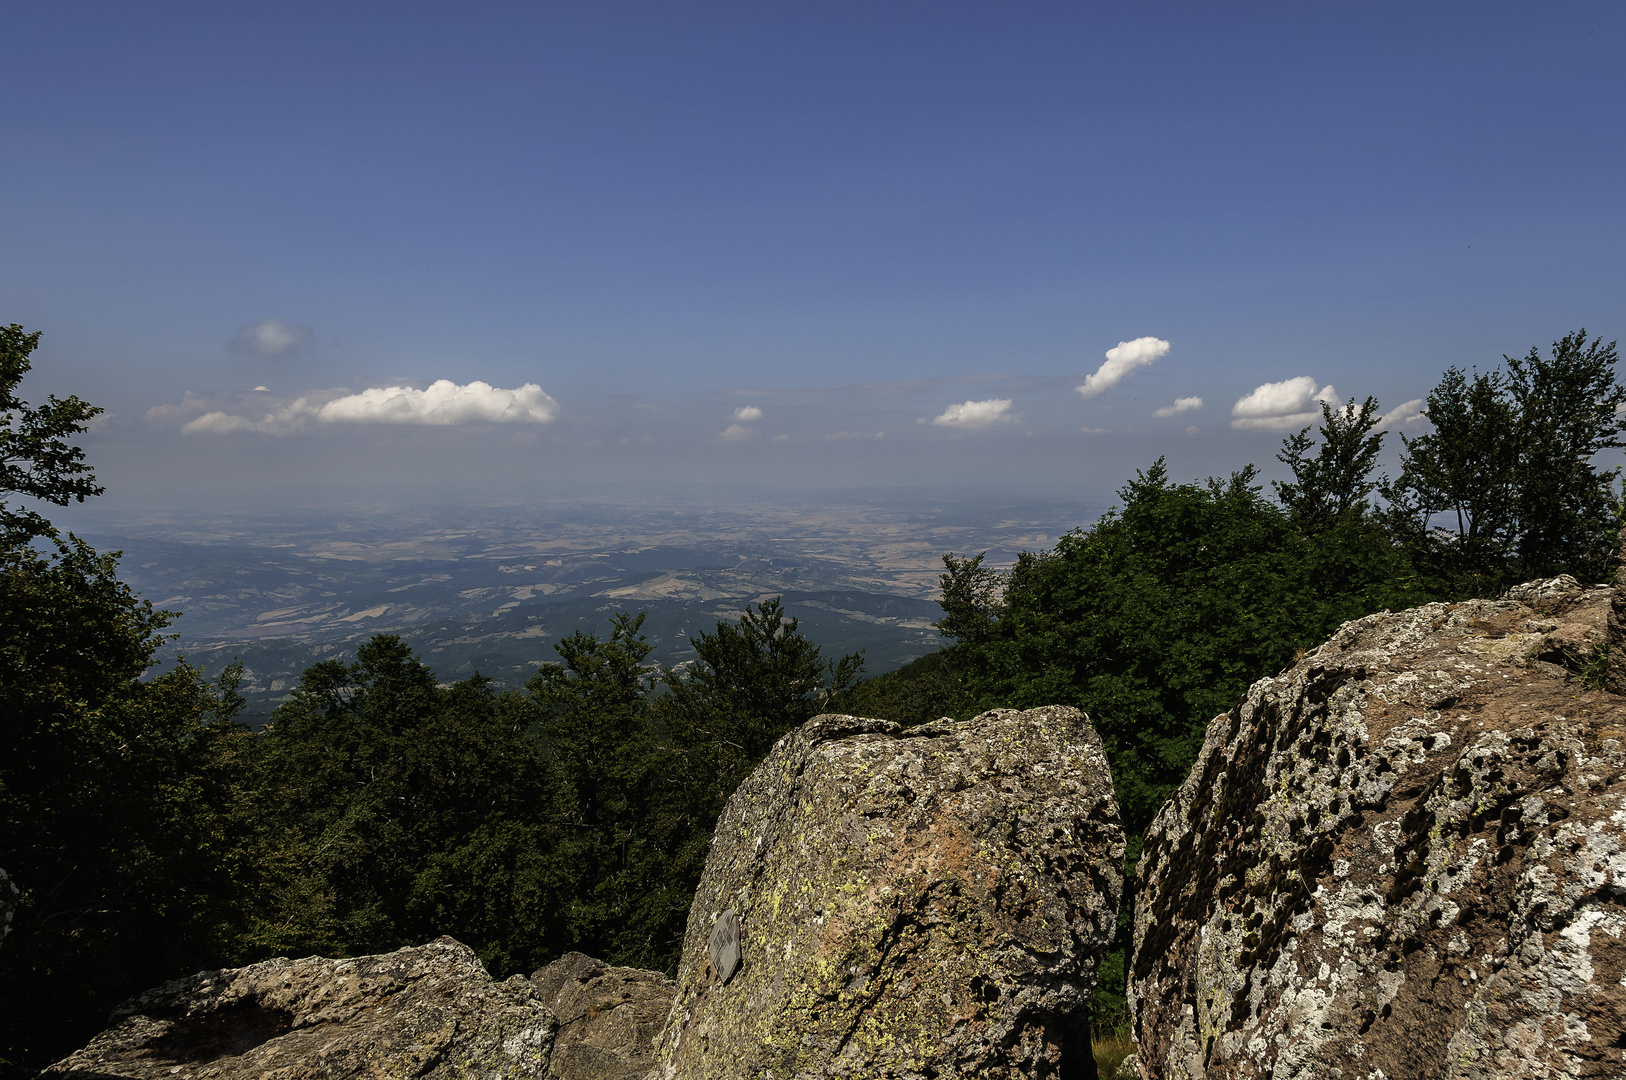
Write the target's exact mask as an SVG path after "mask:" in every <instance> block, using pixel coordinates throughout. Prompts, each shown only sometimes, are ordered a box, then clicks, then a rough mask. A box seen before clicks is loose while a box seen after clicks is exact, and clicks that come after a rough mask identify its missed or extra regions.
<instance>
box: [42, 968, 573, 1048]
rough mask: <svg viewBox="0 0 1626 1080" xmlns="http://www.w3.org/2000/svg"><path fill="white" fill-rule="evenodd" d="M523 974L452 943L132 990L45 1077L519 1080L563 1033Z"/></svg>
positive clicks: (205, 975) (237, 971) (217, 973)
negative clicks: (492, 970) (108, 1023)
mask: <svg viewBox="0 0 1626 1080" xmlns="http://www.w3.org/2000/svg"><path fill="white" fill-rule="evenodd" d="M557 1026H558V1025H557V1023H556V1022H555V1020H554V1017H553V1014H552V1013H551V1012H549V1011H548V1010H547V1009H546V1008H545V1007H543V1004H542V1002H541V1000H540V998H539V997H538V996H537V993H536V991H535V989H534V988H533V987H532V986H531V984H530V982H528V981H527V980H526V979H525V978H524V977H522V976H519V975H516V976H514V977H513V978H512V979H509V980H508V981H507V982H503V983H498V982H494V981H492V979H491V977H490V976H489V975H487V974H486V970H485V968H484V967H483V966H481V964H480V960H479V958H478V957H476V956H475V955H474V952H473V950H471V949H469V948H468V947H467V946H464V945H461V944H459V943H458V942H456V941H454V940H452V939H451V938H449V937H443V938H438V939H436V940H435V941H432V942H430V943H429V944H428V945H423V946H420V947H418V948H414V949H401V950H400V951H398V952H393V953H386V954H383V955H381V956H362V957H357V958H356V959H353V960H327V959H323V958H322V957H318V956H312V957H308V958H306V959H303V960H287V959H284V958H281V957H279V958H277V959H275V960H266V961H264V962H263V963H259V964H251V965H249V966H248V967H244V968H235V969H232V970H227V971H205V972H200V973H199V974H197V975H193V976H192V977H191V978H187V979H177V980H175V981H174V982H169V983H165V984H164V985H163V986H160V987H158V988H157V989H155V990H149V991H147V992H146V993H144V994H140V995H138V996H136V997H134V998H131V999H130V1000H129V1001H127V1002H125V1003H124V1004H123V1005H121V1006H119V1007H118V1009H116V1010H114V1012H113V1026H112V1027H110V1028H108V1029H107V1030H106V1031H104V1032H102V1033H101V1034H100V1035H98V1036H96V1038H94V1039H92V1040H91V1041H90V1044H89V1045H87V1046H86V1047H85V1048H84V1049H83V1050H81V1051H79V1052H78V1053H76V1054H73V1055H71V1056H69V1057H67V1058H64V1059H63V1060H62V1061H59V1062H57V1063H56V1064H55V1065H53V1066H51V1067H50V1068H49V1069H46V1070H45V1071H44V1072H43V1073H41V1074H40V1075H41V1076H42V1077H53V1078H60V1080H116V1078H128V1080H159V1078H161V1077H163V1078H168V1077H186V1078H188V1080H201V1078H208V1080H250V1078H253V1080H273V1078H275V1080H283V1078H286V1080H296V1078H299V1080H305V1078H310V1080H322V1078H335V1080H336V1078H339V1077H366V1078H368V1080H395V1078H397V1077H399V1078H401V1080H405V1078H407V1077H412V1078H415V1080H416V1078H423V1080H454V1078H456V1080H463V1078H468V1080H475V1078H479V1080H491V1078H497V1077H500V1078H502V1080H519V1078H536V1080H541V1078H542V1077H544V1076H546V1075H547V1069H548V1058H549V1052H550V1050H551V1049H552V1046H553V1036H554V1031H555V1029H556V1027H557Z"/></svg>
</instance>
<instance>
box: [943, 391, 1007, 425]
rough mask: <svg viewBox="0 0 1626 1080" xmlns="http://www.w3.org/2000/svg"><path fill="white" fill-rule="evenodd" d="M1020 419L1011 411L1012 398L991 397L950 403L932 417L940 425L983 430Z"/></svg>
mask: <svg viewBox="0 0 1626 1080" xmlns="http://www.w3.org/2000/svg"><path fill="white" fill-rule="evenodd" d="M1019 419H1021V417H1019V416H1017V415H1016V414H1015V413H1012V412H1011V399H1010V398H989V399H988V400H987V401H967V402H965V403H964V404H963V405H950V406H949V407H948V408H946V409H944V410H943V411H942V413H941V414H939V415H938V416H934V417H932V423H934V424H937V425H938V426H940V427H957V428H964V429H965V430H967V431H981V430H982V429H983V428H986V427H989V426H991V425H993V424H1000V423H1007V422H1010V421H1014V420H1019Z"/></svg>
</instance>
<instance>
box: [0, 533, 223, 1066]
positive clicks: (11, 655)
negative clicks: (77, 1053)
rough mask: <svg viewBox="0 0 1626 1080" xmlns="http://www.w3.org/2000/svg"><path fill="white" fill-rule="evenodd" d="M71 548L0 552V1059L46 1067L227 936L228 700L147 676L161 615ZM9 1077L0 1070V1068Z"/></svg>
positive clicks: (184, 677)
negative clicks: (8, 903)
mask: <svg viewBox="0 0 1626 1080" xmlns="http://www.w3.org/2000/svg"><path fill="white" fill-rule="evenodd" d="M116 570H117V561H116V558H115V557H114V556H112V555H102V554H98V553H96V552H94V551H92V550H91V549H90V548H89V547H88V546H87V545H85V544H84V543H83V542H82V541H80V540H77V539H73V538H70V539H68V540H60V539H58V540H54V541H52V546H51V548H49V549H48V550H47V551H46V552H43V553H42V552H40V551H36V550H35V549H33V548H31V547H26V546H22V545H15V544H14V545H10V546H6V547H5V548H3V549H0V716H3V717H4V720H3V722H0V866H3V867H5V869H6V871H7V873H8V874H9V875H10V876H11V878H12V880H13V881H14V882H16V884H17V885H18V887H19V888H20V889H21V897H20V903H19V908H18V911H17V913H16V916H15V921H14V923H13V927H12V932H11V934H10V935H8V936H7V938H6V941H5V945H4V947H3V948H0V1017H4V1018H5V1019H4V1025H3V1027H0V1034H3V1038H0V1063H6V1064H9V1065H10V1067H12V1068H15V1069H24V1068H32V1067H37V1066H38V1065H40V1064H43V1058H42V1057H41V1054H42V1053H48V1052H50V1051H54V1050H57V1049H60V1048H61V1047H62V1046H63V1045H64V1044H67V1043H71V1042H72V1041H73V1040H75V1039H83V1038H84V1037H87V1036H88V1035H89V1034H91V1033H92V1032H94V1031H95V1030H96V1029H97V1028H99V1027H100V1025H101V1023H102V1021H103V1019H104V1018H105V1016H106V1012H107V1009H108V1008H110V1007H111V1006H112V1005H113V1004H114V1003H116V1002H117V1000H118V999H119V998H121V997H122V996H124V995H126V994H128V993H130V992H132V990H134V989H139V988H140V986H141V985H144V984H146V983H150V982H151V980H152V978H153V973H154V972H158V971H170V970H173V969H177V968H182V969H184V968H186V967H189V966H190V967H194V968H195V967H199V966H204V963H205V962H206V961H207V960H208V959H210V958H211V957H213V956H214V955H216V954H217V952H218V950H219V948H220V947H221V945H222V943H223V942H225V941H228V940H229V939H230V938H231V937H232V936H233V935H234V934H235V932H236V931H235V928H236V926H237V923H238V921H239V918H240V911H239V908H238V907H237V905H236V900H237V896H238V894H237V890H236V888H235V885H234V883H233V880H232V875H231V870H232V865H233V856H234V852H235V848H236V844H237V840H238V836H237V828H236V825H235V821H234V814H233V808H234V800H235V793H234V783H233V776H234V763H235V760H236V757H237V755H238V753H239V752H240V749H241V742H242V731H241V729H240V728H239V727H238V726H237V725H236V723H235V722H234V720H233V711H234V708H233V704H232V702H231V699H230V698H229V696H227V695H224V694H222V693H219V692H217V689H218V688H216V687H213V686H210V685H209V684H207V683H205V682H204V681H203V679H202V678H201V677H200V675H199V674H198V672H197V671H196V670H194V669H192V668H190V667H186V666H184V665H183V666H181V667H179V668H177V669H175V670H173V671H170V672H169V673H167V674H165V675H163V676H161V677H159V678H157V679H154V680H152V681H149V682H143V681H141V680H140V676H141V675H142V673H143V672H144V671H145V670H146V668H147V666H148V664H149V663H150V661H151V659H152V655H153V651H154V650H155V649H156V647H157V646H158V644H159V642H160V631H161V630H162V628H163V627H164V625H165V624H166V623H167V622H168V621H169V615H168V613H166V612H158V611H154V610H153V608H152V606H151V605H150V604H148V603H147V602H145V601H142V600H139V599H138V598H136V597H135V596H134V595H133V594H132V593H131V592H130V590H129V589H128V588H127V587H125V586H124V585H123V584H121V583H120V582H119V581H118V580H117V577H116V576H115V575H116ZM0 1071H3V1070H0Z"/></svg>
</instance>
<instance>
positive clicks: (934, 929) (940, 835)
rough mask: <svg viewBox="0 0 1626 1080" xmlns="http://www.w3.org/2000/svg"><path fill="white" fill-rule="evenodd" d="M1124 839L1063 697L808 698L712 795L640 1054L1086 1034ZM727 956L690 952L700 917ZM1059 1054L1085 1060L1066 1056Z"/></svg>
mask: <svg viewBox="0 0 1626 1080" xmlns="http://www.w3.org/2000/svg"><path fill="white" fill-rule="evenodd" d="M1123 852H1124V840H1123V832H1122V828H1121V826H1120V824H1119V819H1118V806H1117V802H1116V800H1115V799H1114V798H1113V794H1112V784H1111V779H1110V777H1109V775H1108V770H1107V762H1106V757H1105V755H1104V753H1103V752H1102V749H1101V741H1100V738H1099V737H1098V736H1097V735H1096V733H1095V730H1094V729H1093V728H1092V727H1091V726H1090V723H1089V720H1088V719H1087V718H1086V717H1085V716H1084V715H1083V714H1082V713H1080V712H1078V711H1077V710H1076V709H1069V708H1059V707H1057V708H1046V709H1034V710H1031V711H1028V712H1014V711H1011V710H996V711H994V712H989V713H984V714H983V715H981V716H979V717H977V718H976V719H974V720H970V721H965V722H956V721H952V720H942V721H937V722H935V723H932V724H926V725H923V726H921V727H916V728H912V729H909V730H907V731H904V730H900V729H899V728H898V726H897V725H896V724H890V723H886V722H883V721H879V720H863V719H858V718H855V717H850V716H834V715H825V716H820V717H815V718H814V719H813V720H811V721H809V722H808V723H807V724H805V725H804V726H803V727H801V728H800V729H798V730H797V731H795V732H792V733H791V734H790V735H788V736H786V737H785V738H784V739H782V740H780V742H779V743H778V745H776V746H775V747H774V749H773V750H772V752H770V753H769V755H768V757H767V758H766V759H765V760H764V761H763V763H762V764H761V765H760V766H758V767H757V769H756V771H755V772H753V773H752V774H751V776H750V777H749V778H748V779H747V780H746V782H745V783H744V784H743V785H741V787H740V789H739V790H738V791H737V792H735V794H734V796H733V798H732V799H730V800H729V803H728V807H727V809H726V810H725V811H724V812H723V815H722V817H721V819H720V820H719V821H718V824H717V833H716V838H715V840H714V841H713V847H712V852H711V856H710V858H709V859H708V860H707V862H706V870H705V873H704V875H703V877H702V878H701V883H700V888H699V891H698V892H697V894H696V896H695V901H694V906H693V907H692V908H691V909H690V911H689V924H688V931H687V936H686V937H685V939H684V947H683V958H682V962H681V965H680V967H679V971H678V987H677V997H676V999H675V1000H674V1002H673V1005H672V1013H671V1019H670V1022H669V1024H668V1026H667V1027H666V1028H665V1030H664V1031H663V1032H662V1035H661V1038H660V1042H659V1044H658V1050H657V1056H658V1060H659V1068H658V1070H657V1071H656V1072H655V1073H653V1074H652V1075H654V1076H663V1077H665V1078H667V1080H676V1078H683V1080H701V1078H709V1077H741V1078H743V1077H751V1078H753V1080H754V1078H759V1077H766V1078H789V1077H798V1078H808V1077H866V1078H868V1077H911V1078H924V1077H928V1076H935V1077H944V1078H947V1077H971V1076H976V1077H1015V1076H1033V1075H1045V1074H1047V1073H1050V1072H1054V1071H1055V1070H1056V1069H1057V1067H1058V1065H1065V1061H1064V1059H1065V1057H1066V1055H1084V1056H1087V1055H1088V1054H1089V1044H1088V1037H1087V1033H1086V1032H1084V1031H1083V1030H1082V1024H1081V1022H1080V1021H1081V1018H1079V1017H1078V1015H1077V1014H1078V1010H1079V1008H1080V1006H1081V1005H1082V1004H1083V1002H1084V999H1085V998H1086V997H1087V996H1088V994H1089V992H1090V990H1091V989H1093V987H1094V984H1095V975H1096V965H1097V958H1098V955H1099V953H1100V952H1101V951H1102V950H1103V949H1104V948H1105V947H1106V946H1107V945H1108V944H1109V943H1110V942H1111V940H1112V937H1113V931H1114V924H1115V921H1116V917H1117V911H1118V903H1119V899H1120V896H1121V893H1122V888H1123V877H1122V866H1123ZM730 908H732V909H733V910H734V911H735V912H737V913H738V916H739V922H740V954H741V960H740V965H739V969H738V970H737V971H736V972H735V973H734V975H733V977H732V978H731V979H730V980H728V981H727V982H726V983H724V982H721V981H719V980H717V979H716V978H715V975H714V973H713V972H712V971H710V970H709V966H710V965H709V962H708V961H709V955H708V943H709V940H710V936H711V930H712V925H713V921H714V920H715V919H716V918H717V916H718V915H719V914H720V913H722V912H724V911H725V910H728V909H730ZM1072 1064H1073V1066H1074V1067H1080V1068H1085V1069H1086V1071H1087V1070H1088V1069H1089V1068H1093V1066H1085V1065H1084V1062H1083V1060H1082V1059H1078V1060H1073V1062H1072Z"/></svg>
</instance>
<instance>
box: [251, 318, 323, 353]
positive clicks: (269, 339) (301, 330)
mask: <svg viewBox="0 0 1626 1080" xmlns="http://www.w3.org/2000/svg"><path fill="white" fill-rule="evenodd" d="M315 340H316V334H315V332H314V331H313V330H311V328H310V327H308V326H295V325H294V324H292V323H285V322H283V321H282V320H281V319H261V320H260V321H259V322H257V323H249V324H248V325H247V326H245V327H243V328H241V329H240V330H238V331H237V336H236V337H234V338H232V339H231V345H230V347H231V348H233V349H235V350H237V351H238V352H246V353H252V354H253V355H255V356H277V355H279V354H281V353H285V352H292V351H293V350H295V349H303V348H304V347H305V346H307V345H309V344H310V343H311V342H313V341H315Z"/></svg>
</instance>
